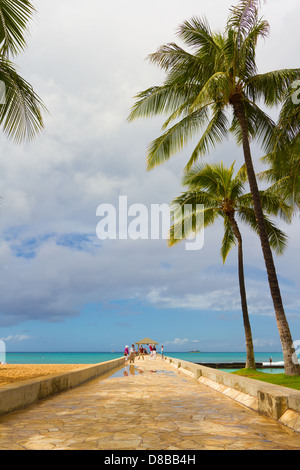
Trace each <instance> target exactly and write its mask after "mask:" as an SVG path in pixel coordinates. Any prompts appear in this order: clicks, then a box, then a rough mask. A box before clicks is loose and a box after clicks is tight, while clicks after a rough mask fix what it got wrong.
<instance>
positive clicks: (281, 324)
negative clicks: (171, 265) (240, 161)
mask: <svg viewBox="0 0 300 470" xmlns="http://www.w3.org/2000/svg"><path fill="white" fill-rule="evenodd" d="M231 104H232V106H233V109H234V113H235V115H236V117H237V119H238V121H239V124H240V126H241V129H242V134H243V150H244V158H245V164H246V168H247V174H248V181H249V185H250V190H251V194H252V198H253V205H254V211H255V216H256V221H257V225H258V230H259V236H260V242H261V246H262V252H263V256H264V260H265V265H266V269H267V274H268V281H269V286H270V291H271V296H272V300H273V305H274V309H275V316H276V322H277V328H278V331H279V336H280V340H281V346H282V352H283V358H284V367H285V373H286V374H287V375H300V365H299V364H296V363H294V361H293V353H294V346H293V340H292V335H291V332H290V328H289V324H288V322H287V318H286V316H285V312H284V308H283V303H282V298H281V293H280V288H279V283H278V279H277V274H276V269H275V265H274V260H273V254H272V251H271V248H270V244H269V239H268V235H267V231H266V227H265V223H264V217H263V211H262V207H261V200H260V195H259V190H258V185H257V181H256V176H255V172H254V168H253V163H252V157H251V150H250V144H249V137H248V125H247V120H246V116H245V110H244V107H243V104H242V99H241V96H240V95H235V96H233V97H232V99H231Z"/></svg>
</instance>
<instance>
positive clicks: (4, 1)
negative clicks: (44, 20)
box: [0, 0, 36, 57]
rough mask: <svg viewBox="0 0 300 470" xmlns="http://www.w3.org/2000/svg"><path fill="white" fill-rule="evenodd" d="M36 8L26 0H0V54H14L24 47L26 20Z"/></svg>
mask: <svg viewBox="0 0 300 470" xmlns="http://www.w3.org/2000/svg"><path fill="white" fill-rule="evenodd" d="M35 12H36V10H35V8H34V6H33V5H32V4H31V3H30V2H29V1H28V0H13V1H11V0H0V54H1V55H2V56H5V57H7V56H8V54H11V55H12V56H16V55H17V54H18V53H19V52H21V51H22V50H24V49H25V47H26V33H27V32H28V22H29V21H30V20H31V19H32V18H33V16H34V14H35Z"/></svg>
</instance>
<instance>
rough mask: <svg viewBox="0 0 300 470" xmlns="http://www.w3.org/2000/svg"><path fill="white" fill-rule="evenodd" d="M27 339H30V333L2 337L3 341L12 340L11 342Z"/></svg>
mask: <svg viewBox="0 0 300 470" xmlns="http://www.w3.org/2000/svg"><path fill="white" fill-rule="evenodd" d="M27 339H30V337H29V336H28V335H24V334H23V335H9V336H7V337H6V338H1V340H2V341H6V342H8V341H10V342H19V341H25V340H27Z"/></svg>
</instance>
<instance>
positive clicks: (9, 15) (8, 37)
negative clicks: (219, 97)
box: [0, 0, 46, 143]
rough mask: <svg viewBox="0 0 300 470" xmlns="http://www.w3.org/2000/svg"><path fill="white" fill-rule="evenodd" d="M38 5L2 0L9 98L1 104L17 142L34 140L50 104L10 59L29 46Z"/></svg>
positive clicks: (1, 67)
mask: <svg viewBox="0 0 300 470" xmlns="http://www.w3.org/2000/svg"><path fill="white" fill-rule="evenodd" d="M34 13H35V9H34V7H33V6H32V4H31V3H30V2H29V1H28V0H0V81H1V86H2V90H3V91H5V102H4V103H3V104H0V125H1V126H2V128H3V131H4V133H5V134H6V135H7V136H8V137H9V138H12V139H13V140H14V141H15V142H17V143H20V142H21V141H22V140H25V139H28V140H31V139H32V138H33V137H34V136H35V135H36V133H37V132H39V131H40V130H41V129H42V128H43V127H44V124H43V118H42V111H45V110H46V108H45V106H44V104H43V102H42V100H41V99H40V98H39V96H38V95H37V94H36V93H35V92H34V90H33V89H32V87H31V85H30V84H29V83H28V82H27V81H26V80H25V79H24V78H22V77H21V76H20V75H19V73H18V72H17V70H16V67H15V66H14V64H13V63H12V62H11V60H10V56H12V57H15V56H16V55H17V54H18V53H20V52H21V51H23V50H24V49H25V47H26V34H27V33H28V24H29V21H30V20H31V19H32V18H33V15H34Z"/></svg>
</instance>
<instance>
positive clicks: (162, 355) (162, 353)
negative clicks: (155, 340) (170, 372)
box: [160, 346, 164, 359]
mask: <svg viewBox="0 0 300 470" xmlns="http://www.w3.org/2000/svg"><path fill="white" fill-rule="evenodd" d="M160 352H161V358H162V359H163V358H164V347H163V346H162V347H161V351H160Z"/></svg>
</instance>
